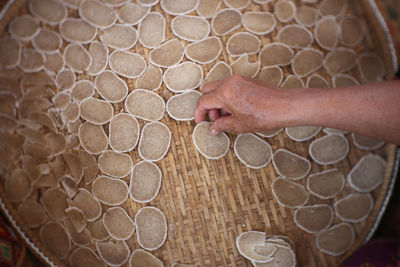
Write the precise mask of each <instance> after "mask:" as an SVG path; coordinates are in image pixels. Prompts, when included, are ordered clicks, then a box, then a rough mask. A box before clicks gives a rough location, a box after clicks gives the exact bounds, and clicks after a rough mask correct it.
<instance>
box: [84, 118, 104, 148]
mask: <svg viewBox="0 0 400 267" xmlns="http://www.w3.org/2000/svg"><path fill="white" fill-rule="evenodd" d="M78 136H79V142H80V144H81V146H82V148H83V149H85V150H86V151H87V152H89V153H90V154H100V153H102V152H103V151H104V150H106V149H107V146H108V139H107V135H106V134H105V132H104V129H103V127H101V126H100V125H95V124H92V123H90V122H84V123H82V124H81V125H80V126H79V130H78Z"/></svg>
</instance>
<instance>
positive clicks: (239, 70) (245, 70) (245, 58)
mask: <svg viewBox="0 0 400 267" xmlns="http://www.w3.org/2000/svg"><path fill="white" fill-rule="evenodd" d="M231 68H232V72H233V73H234V74H236V75H241V76H245V77H250V78H254V77H255V76H256V75H257V73H258V71H259V70H260V61H256V62H250V61H249V55H248V54H243V55H241V56H240V57H239V58H238V59H236V60H235V61H234V62H233V63H232V64H231Z"/></svg>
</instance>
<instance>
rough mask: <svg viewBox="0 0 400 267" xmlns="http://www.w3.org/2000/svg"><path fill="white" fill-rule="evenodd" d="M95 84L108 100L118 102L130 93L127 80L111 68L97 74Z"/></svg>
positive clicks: (101, 94) (100, 93)
mask: <svg viewBox="0 0 400 267" xmlns="http://www.w3.org/2000/svg"><path fill="white" fill-rule="evenodd" d="M94 86H95V88H96V91H97V92H98V93H99V95H100V96H101V97H102V98H104V99H105V100H106V102H110V103H118V102H121V101H123V100H124V99H125V98H126V96H127V95H128V86H127V84H126V82H125V81H124V80H123V79H121V78H119V77H118V76H117V75H116V74H115V73H114V72H113V71H110V70H106V71H103V72H102V73H100V74H99V75H97V76H96V78H95V79H94Z"/></svg>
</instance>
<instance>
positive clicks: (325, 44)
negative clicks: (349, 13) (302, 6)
mask: <svg viewBox="0 0 400 267" xmlns="http://www.w3.org/2000/svg"><path fill="white" fill-rule="evenodd" d="M314 35H315V40H316V41H317V43H318V44H319V45H320V46H321V47H322V48H324V49H326V50H332V49H333V48H335V47H336V46H337V44H338V42H339V25H338V24H337V22H336V18H335V17H334V16H325V17H322V18H321V19H320V20H319V21H317V23H316V25H315V30H314Z"/></svg>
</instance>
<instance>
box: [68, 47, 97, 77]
mask: <svg viewBox="0 0 400 267" xmlns="http://www.w3.org/2000/svg"><path fill="white" fill-rule="evenodd" d="M64 61H65V64H66V65H68V66H69V67H71V68H72V69H73V70H74V71H75V72H77V73H81V72H83V71H86V70H88V68H89V66H90V64H92V56H91V55H90V54H89V52H88V51H87V50H86V49H85V48H84V47H83V46H82V45H79V44H69V45H68V46H67V47H66V48H65V49H64Z"/></svg>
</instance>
